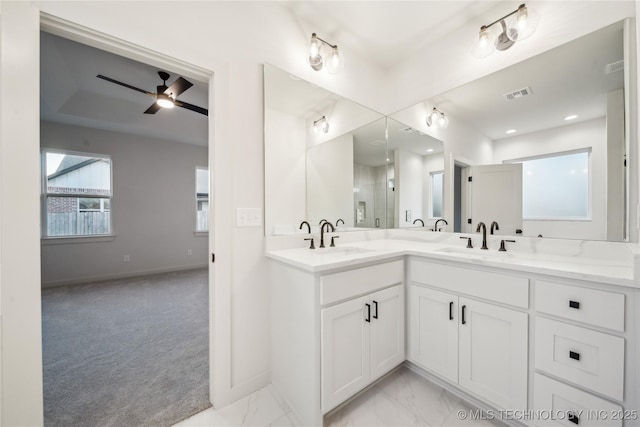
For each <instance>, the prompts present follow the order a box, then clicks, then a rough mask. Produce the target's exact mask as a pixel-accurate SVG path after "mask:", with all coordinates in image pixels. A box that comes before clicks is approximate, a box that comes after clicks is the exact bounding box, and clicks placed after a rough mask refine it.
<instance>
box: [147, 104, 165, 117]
mask: <svg viewBox="0 0 640 427" xmlns="http://www.w3.org/2000/svg"><path fill="white" fill-rule="evenodd" d="M161 108H162V107H161V106H159V105H158V104H157V103H155V102H154V103H153V104H151V106H150V107H149V108H147V109H146V110H145V112H144V113H145V114H155V113H157V112H158V110H160V109H161Z"/></svg>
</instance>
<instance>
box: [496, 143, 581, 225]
mask: <svg viewBox="0 0 640 427" xmlns="http://www.w3.org/2000/svg"><path fill="white" fill-rule="evenodd" d="M582 153H585V154H587V168H588V171H587V215H586V216H579V217H576V216H573V217H570V216H535V217H527V216H525V214H524V187H523V193H522V199H523V203H522V205H523V206H522V220H523V221H571V222H589V221H592V219H593V206H592V203H593V181H592V173H593V156H592V154H593V149H592V147H584V148H577V149H575V150H566V151H556V152H553V153H545V154H539V155H535V156H528V157H520V158H517V159H510V160H504V161H503V162H502V163H524V162H526V161H531V160H541V159H549V158H553V157H562V156H569V155H572V154H582ZM522 173H523V177H522V178H523V179H524V173H525V171H524V167H523V169H522Z"/></svg>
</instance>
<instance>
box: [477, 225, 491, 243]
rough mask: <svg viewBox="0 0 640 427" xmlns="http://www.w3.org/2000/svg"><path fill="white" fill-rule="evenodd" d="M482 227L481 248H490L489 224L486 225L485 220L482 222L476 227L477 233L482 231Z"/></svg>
mask: <svg viewBox="0 0 640 427" xmlns="http://www.w3.org/2000/svg"><path fill="white" fill-rule="evenodd" d="M480 228H482V247H481V248H480V249H489V248H488V247H487V226H486V225H484V222H480V223H479V224H478V227H477V228H476V233H479V232H480Z"/></svg>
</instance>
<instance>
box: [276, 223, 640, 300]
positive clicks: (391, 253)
mask: <svg viewBox="0 0 640 427" xmlns="http://www.w3.org/2000/svg"><path fill="white" fill-rule="evenodd" d="M438 234H439V238H438V239H437V241H434V240H433V239H432V241H421V240H413V239H411V240H410V239H403V238H386V239H377V240H363V241H351V242H344V243H343V244H342V245H338V246H336V247H334V248H325V249H315V250H312V249H308V248H296V249H282V250H272V251H267V253H266V255H267V256H268V257H269V258H272V259H274V260H278V261H281V262H284V263H286V264H289V265H293V266H295V267H298V268H300V269H303V270H306V271H309V272H313V273H316V272H325V271H330V270H333V269H337V268H343V267H354V266H358V265H359V264H363V263H370V262H373V261H383V260H386V259H390V258H394V257H400V256H404V255H415V256H422V257H425V258H428V259H439V260H446V261H455V262H460V263H464V264H469V265H477V266H487V267H496V268H501V269H507V270H512V271H515V272H525V273H537V274H548V275H553V276H558V277H566V278H571V279H580V280H588V281H594V282H599V283H608V284H612V285H619V286H626V287H633V288H640V283H639V281H638V280H634V270H635V269H634V259H635V258H636V256H637V254H636V253H635V252H636V251H635V250H634V249H633V248H632V246H633V245H629V244H626V245H627V246H614V247H613V248H614V251H612V250H611V246H609V247H607V246H603V247H602V248H600V249H596V250H594V248H593V247H585V246H583V245H580V244H576V245H570V244H566V243H565V244H564V245H563V244H561V243H562V242H556V244H555V245H554V247H552V248H544V249H547V251H541V250H540V249H536V248H535V245H530V246H529V247H526V244H524V243H523V244H521V247H520V248H519V249H520V250H514V249H513V248H511V249H510V246H511V245H512V244H509V243H507V252H499V251H497V245H496V244H495V241H494V242H492V245H490V249H489V250H481V249H480V248H479V247H478V246H480V245H477V235H475V236H474V238H475V239H476V240H474V244H476V245H477V246H476V247H474V248H473V249H467V248H466V247H465V245H466V241H465V240H460V241H457V242H456V243H457V244H452V243H453V242H455V241H452V238H449V237H447V236H445V235H444V233H442V234H440V233H438ZM459 236H460V235H456V236H455V238H456V239H458V238H459ZM558 243H560V244H558ZM618 245H624V244H618ZM532 247H533V249H531V248H532ZM576 248H579V249H576ZM605 251H606V252H607V253H605ZM612 252H617V253H615V254H613V255H612Z"/></svg>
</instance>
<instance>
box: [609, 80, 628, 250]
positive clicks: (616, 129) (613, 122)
mask: <svg viewBox="0 0 640 427" xmlns="http://www.w3.org/2000/svg"><path fill="white" fill-rule="evenodd" d="M623 159H625V141H624V91H623V90H622V89H619V90H616V91H613V92H609V93H608V94H607V199H606V203H607V240H617V241H622V240H623V239H624V236H625V235H626V233H625V220H624V215H623V214H622V213H623V212H624V211H625V174H626V170H625V168H624V167H623V162H624V160H623Z"/></svg>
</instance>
